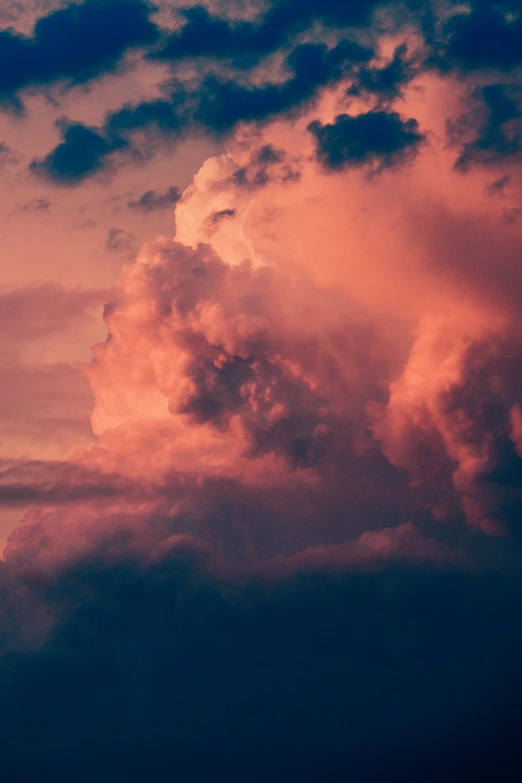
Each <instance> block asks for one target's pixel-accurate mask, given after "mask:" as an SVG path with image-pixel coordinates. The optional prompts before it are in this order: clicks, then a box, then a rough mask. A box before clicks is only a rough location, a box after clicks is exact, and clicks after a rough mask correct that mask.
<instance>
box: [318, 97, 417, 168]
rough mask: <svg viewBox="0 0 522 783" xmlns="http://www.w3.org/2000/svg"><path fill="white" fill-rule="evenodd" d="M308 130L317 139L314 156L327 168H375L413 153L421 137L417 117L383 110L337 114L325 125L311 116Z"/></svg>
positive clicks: (403, 159)
mask: <svg viewBox="0 0 522 783" xmlns="http://www.w3.org/2000/svg"><path fill="white" fill-rule="evenodd" d="M308 130H309V131H310V133H311V134H312V135H313V136H314V137H315V139H316V142H317V159H318V160H319V161H320V162H321V163H322V164H323V166H325V167H326V168H328V169H342V168H347V167H349V166H362V165H365V164H370V166H372V167H373V168H374V169H375V170H377V171H379V170H381V169H384V168H387V167H389V166H393V165H395V164H397V163H403V162H404V161H405V160H408V159H411V158H412V157H414V156H415V154H417V152H418V149H419V147H420V145H421V144H422V143H423V141H424V138H425V137H424V135H423V134H422V133H421V131H420V130H419V124H418V122H417V120H415V119H409V120H404V119H402V118H401V117H400V115H399V114H397V112H386V111H370V112H367V113H365V114H358V115H356V116H350V115H348V114H339V115H338V116H337V117H336V118H335V121H334V122H333V123H328V124H326V125H321V123H320V122H319V121H317V120H315V121H314V122H312V123H310V125H309V126H308Z"/></svg>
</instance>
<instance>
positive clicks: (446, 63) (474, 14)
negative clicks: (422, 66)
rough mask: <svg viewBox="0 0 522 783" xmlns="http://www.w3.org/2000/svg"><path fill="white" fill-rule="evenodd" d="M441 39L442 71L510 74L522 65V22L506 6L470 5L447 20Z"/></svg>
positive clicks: (440, 61)
mask: <svg viewBox="0 0 522 783" xmlns="http://www.w3.org/2000/svg"><path fill="white" fill-rule="evenodd" d="M511 10H515V6H513V9H511ZM443 37H444V48H443V54H442V56H441V58H440V60H439V63H440V65H441V67H442V68H443V69H448V68H458V69H459V70H461V71H464V72H473V71H476V70H479V69H498V70H499V71H509V70H511V69H512V68H515V67H516V66H517V65H519V64H520V63H521V62H522V55H521V50H522V20H521V19H520V16H519V15H518V14H517V12H516V10H515V13H514V14H513V13H510V9H509V4H506V5H503V6H500V5H499V6H494V5H489V4H485V3H480V2H477V3H473V4H472V5H471V8H470V9H469V10H467V11H465V12H460V13H456V14H453V15H452V16H451V17H450V19H449V21H448V22H447V23H446V25H445V27H444V31H443Z"/></svg>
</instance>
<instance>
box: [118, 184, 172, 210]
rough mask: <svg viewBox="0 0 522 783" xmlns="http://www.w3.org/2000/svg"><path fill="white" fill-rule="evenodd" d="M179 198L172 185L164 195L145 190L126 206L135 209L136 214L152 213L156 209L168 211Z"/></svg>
mask: <svg viewBox="0 0 522 783" xmlns="http://www.w3.org/2000/svg"><path fill="white" fill-rule="evenodd" d="M179 197H180V192H179V189H178V188H176V187H174V185H172V186H171V187H170V188H167V190H166V191H165V193H158V192H157V191H156V190H147V191H146V192H145V193H144V194H143V195H142V196H140V198H139V199H137V200H136V201H132V200H131V201H129V202H128V203H127V206H128V207H129V209H135V210H136V211H138V212H144V213H145V214H148V213H149V212H154V211H155V210H158V209H170V207H173V206H174V204H175V203H176V202H177V201H178V199H179Z"/></svg>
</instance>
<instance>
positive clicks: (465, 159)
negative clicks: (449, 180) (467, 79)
mask: <svg viewBox="0 0 522 783" xmlns="http://www.w3.org/2000/svg"><path fill="white" fill-rule="evenodd" d="M521 99H522V94H521V91H520V89H519V88H518V87H513V86H510V85H506V84H502V83H497V84H488V85H486V86H484V87H479V88H476V89H475V90H474V91H473V93H472V95H471V100H470V103H471V109H470V110H469V111H468V112H467V113H465V114H463V115H462V116H461V117H460V118H459V119H458V120H456V121H450V122H449V123H448V130H449V138H450V142H451V143H453V144H458V143H462V141H463V142H464V143H463V144H462V146H461V151H460V154H459V157H458V158H457V161H456V163H455V165H456V167H457V169H459V170H460V171H467V170H468V169H469V168H470V166H472V165H481V166H494V165H498V164H499V163H502V162H503V161H507V162H509V161H510V160H516V159H517V158H518V157H519V156H520V152H521V150H522V109H521Z"/></svg>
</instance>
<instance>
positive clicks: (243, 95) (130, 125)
mask: <svg viewBox="0 0 522 783" xmlns="http://www.w3.org/2000/svg"><path fill="white" fill-rule="evenodd" d="M371 56H372V51H371V50H370V49H367V48H364V47H362V46H360V45H359V44H356V43H354V42H351V41H349V40H341V41H340V42H339V43H338V44H337V45H336V46H334V47H332V48H328V47H327V46H326V45H325V44H312V43H309V44H301V45H298V46H296V47H295V48H294V49H293V50H292V51H291V52H290V54H289V55H288V57H287V58H286V66H287V69H288V71H289V73H290V75H289V77H288V78H287V79H286V80H285V81H283V82H282V83H268V84H264V85H257V84H249V83H248V82H247V83H246V84H243V83H241V82H238V81H237V80H236V79H235V78H233V77H230V76H227V77H222V76H220V75H217V74H214V73H206V74H204V75H203V78H202V80H201V83H200V84H199V85H197V86H196V87H194V86H191V85H184V84H183V83H180V82H175V84H174V87H173V88H171V89H170V91H169V92H167V94H166V95H165V97H162V98H159V99H155V100H152V101H146V102H143V103H138V104H135V105H133V104H129V105H126V106H123V107H122V108H121V109H119V110H117V111H114V112H111V113H109V114H107V116H106V117H105V121H104V124H103V126H102V127H100V128H91V127H87V126H85V125H82V124H81V123H68V122H67V121H65V120H62V121H60V122H59V123H58V128H59V130H60V133H61V135H62V141H61V142H60V144H58V146H57V147H55V149H54V150H52V151H51V152H50V153H49V154H48V155H47V156H45V157H44V158H42V159H40V160H35V161H33V162H32V163H31V165H30V168H31V170H32V171H33V172H34V173H36V174H37V175H40V176H43V177H44V178H46V179H48V180H50V181H54V182H57V183H58V184H76V183H79V182H81V181H83V180H84V179H86V178H87V177H90V176H92V175H94V174H96V173H99V172H100V171H102V170H104V169H105V168H106V167H108V168H109V171H110V165H109V164H110V160H111V156H112V155H113V154H114V153H118V152H119V153H121V154H122V155H123V157H125V156H127V157H129V156H130V158H131V159H132V158H134V159H138V160H142V159H143V155H149V154H151V152H152V151H153V150H150V149H148V148H145V150H141V149H140V148H139V147H138V146H136V144H135V142H133V138H134V137H135V135H136V134H137V133H138V132H139V133H142V132H144V131H146V132H147V133H148V134H149V135H150V136H151V137H152V138H154V136H158V135H159V136H160V137H162V138H163V140H165V139H170V140H174V141H175V140H179V139H181V138H183V137H185V136H186V134H187V133H188V132H189V130H190V129H193V130H198V129H199V130H203V131H206V132H209V133H212V134H214V135H223V134H226V133H228V132H229V131H231V130H232V129H233V128H234V127H235V126H236V125H237V124H238V123H240V122H259V123H264V122H267V121H268V120H269V119H270V118H272V117H274V116H276V115H278V114H281V113H285V112H288V111H291V110H294V109H298V108H300V107H302V106H303V105H304V104H306V102H308V101H310V100H311V99H313V98H314V96H315V95H316V93H317V91H318V90H319V89H320V88H322V87H325V86H326V85H328V84H333V83H336V82H337V81H339V80H340V79H342V78H343V77H345V76H346V75H347V74H348V73H349V72H350V70H351V69H352V67H355V66H358V65H360V64H361V63H363V62H366V61H368V60H369V59H370V58H371Z"/></svg>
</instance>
